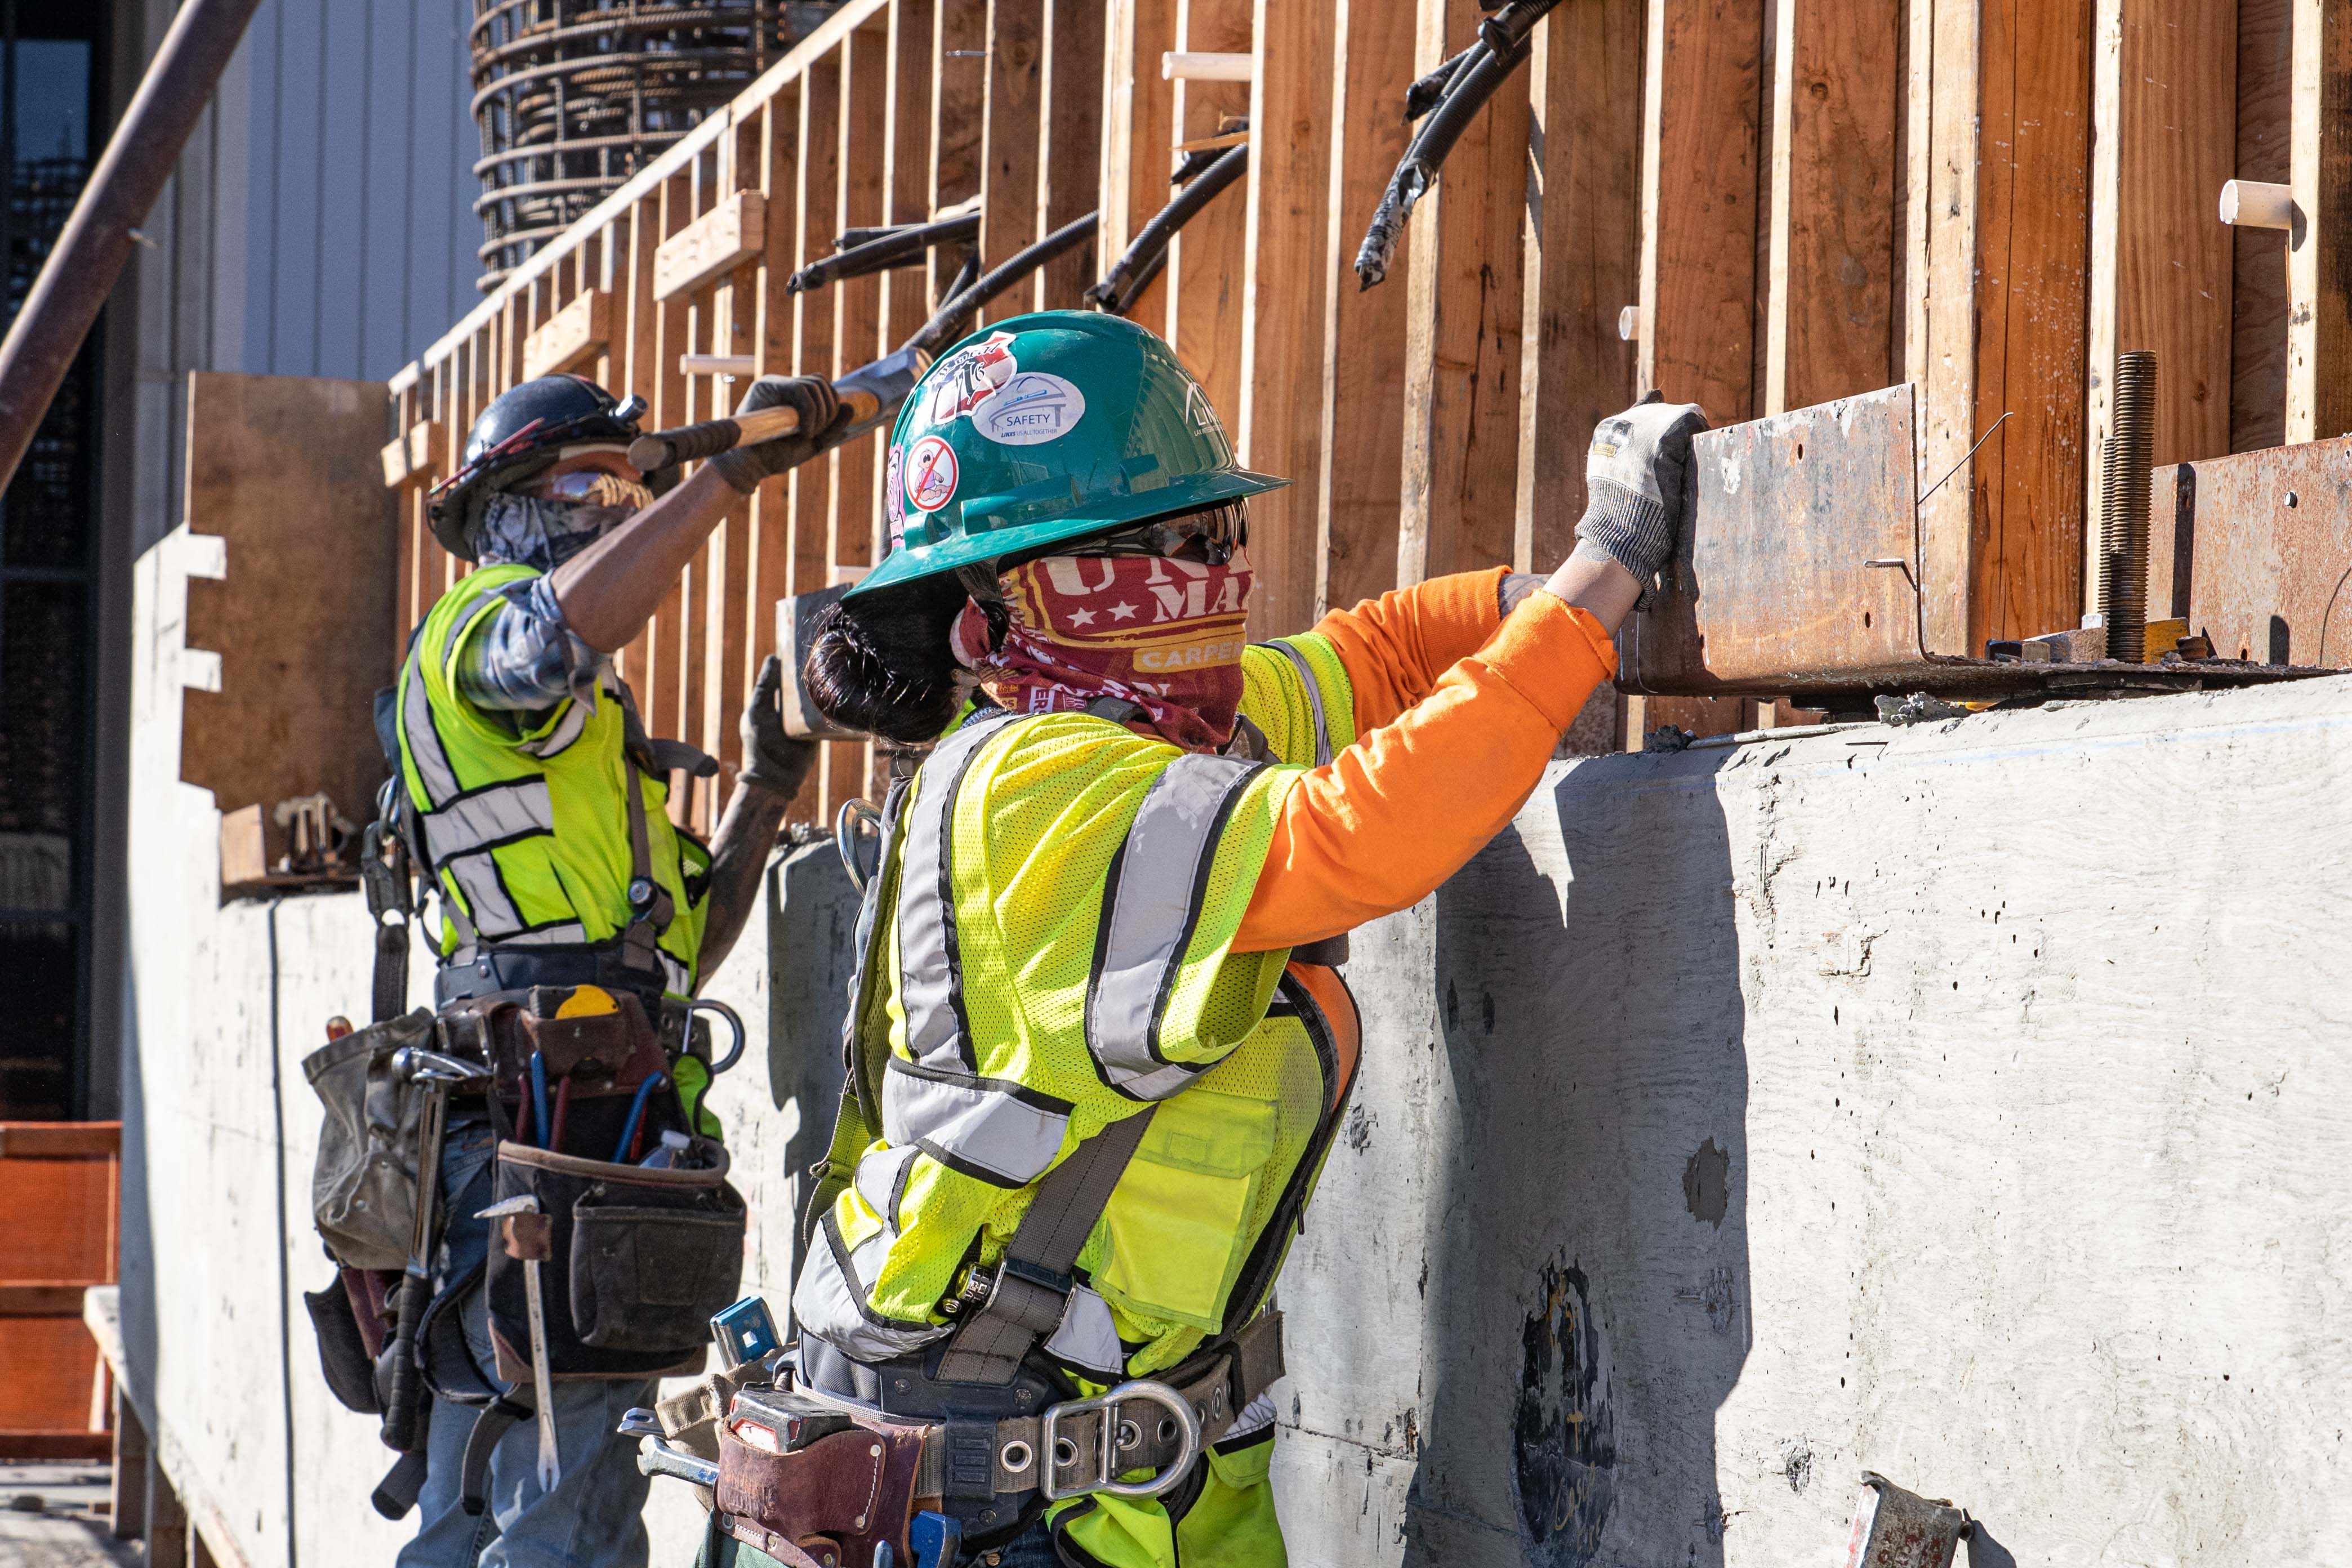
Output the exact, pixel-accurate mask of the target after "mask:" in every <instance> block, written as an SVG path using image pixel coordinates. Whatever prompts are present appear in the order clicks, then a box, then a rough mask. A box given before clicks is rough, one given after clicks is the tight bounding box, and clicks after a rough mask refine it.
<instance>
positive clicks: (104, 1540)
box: [0, 1463, 140, 1568]
mask: <svg viewBox="0 0 2352 1568" xmlns="http://www.w3.org/2000/svg"><path fill="white" fill-rule="evenodd" d="M107 1481H108V1471H107V1468H106V1467H105V1466H103V1465H82V1464H46V1463H44V1464H5V1463H0V1568H111V1565H112V1564H115V1563H125V1564H130V1563H138V1562H139V1561H140V1557H139V1550H138V1548H137V1547H135V1546H130V1545H126V1544H125V1543H123V1542H119V1541H116V1540H115V1539H114V1537H113V1534H112V1532H111V1531H110V1529H109V1528H108V1519H107V1512H106V1509H107V1490H108V1489H107Z"/></svg>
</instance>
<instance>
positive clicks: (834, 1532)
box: [656, 1312, 1283, 1568]
mask: <svg viewBox="0 0 2352 1568" xmlns="http://www.w3.org/2000/svg"><path fill="white" fill-rule="evenodd" d="M1282 1374H1283V1363H1282V1319H1281V1315H1280V1314H1279V1313H1276V1312H1267V1313H1264V1314H1262V1315H1261V1316H1259V1317H1258V1318H1257V1319H1255V1321H1252V1322H1251V1323H1250V1324H1249V1325H1248V1326H1247V1327H1246V1328H1244V1330H1242V1331H1241V1332H1240V1333H1239V1334H1237V1335H1235V1336H1234V1339H1233V1340H1232V1341H1230V1342H1227V1343H1225V1344H1223V1345H1221V1346H1219V1347H1217V1348H1215V1349H1213V1350H1212V1351H1209V1352H1203V1353H1202V1354H1198V1355H1195V1356H1193V1357H1192V1358H1191V1359H1190V1360H1188V1361H1186V1362H1185V1363H1183V1364H1181V1365H1180V1366H1178V1367H1176V1368H1174V1369H1173V1370H1171V1372H1170V1373H1168V1374H1167V1376H1166V1377H1165V1378H1164V1379H1151V1378H1139V1379H1135V1380H1133V1381H1130V1382H1128V1383H1124V1384H1119V1385H1118V1387H1116V1388H1113V1389H1111V1390H1110V1391H1109V1392H1108V1393H1107V1394H1102V1395H1099V1396H1097V1397H1095V1398H1090V1399H1071V1400H1065V1401H1062V1402H1060V1403H1058V1404H1055V1405H1048V1406H1047V1407H1046V1408H1045V1410H1044V1411H1043V1412H1041V1413H1040V1414H1038V1415H1014V1416H1008V1417H1005V1418H1003V1419H999V1420H994V1421H990V1420H985V1419H983V1420H980V1421H972V1422H965V1421H958V1420H955V1419H952V1418H950V1419H948V1420H944V1421H940V1420H924V1419H920V1418H908V1417H894V1416H893V1415H890V1414H889V1413H887V1411H884V1410H879V1409H876V1408H874V1407H873V1406H870V1405H858V1404H854V1403H851V1402H849V1401H846V1400H844V1399H841V1398H840V1397H838V1396H837V1395H834V1394H824V1393H819V1392H816V1391H814V1390H811V1389H809V1388H807V1387H805V1386H803V1385H799V1384H796V1383H795V1381H794V1380H793V1378H792V1376H791V1374H790V1371H789V1369H787V1373H786V1378H785V1381H784V1382H783V1383H782V1384H778V1385H773V1386H759V1385H752V1386H746V1387H744V1388H741V1389H740V1390H738V1391H737V1392H736V1393H735V1394H734V1397H733V1400H732V1402H731V1405H730V1409H729V1412H728V1414H727V1415H726V1417H725V1418H724V1419H723V1420H721V1421H720V1422H719V1423H718V1431H717V1434H716V1436H717V1438H718V1448H719V1470H718V1483H717V1488H716V1504H715V1520H716V1522H717V1524H718V1526H719V1529H720V1530H722V1531H725V1532H726V1533H727V1534H729V1535H730V1536H732V1537H733V1538H734V1539H736V1540H737V1541H740V1542H743V1543H744V1544H746V1545H749V1546H752V1547H756V1548H757V1549H758V1550H760V1551H761V1552H766V1553H767V1554H768V1555H769V1556H771V1557H773V1558H775V1559H776V1560H777V1561H778V1562H780V1563H788V1564H791V1565H792V1568H878V1563H897V1564H899V1565H901V1568H904V1565H906V1564H908V1563H912V1562H914V1560H915V1559H914V1557H913V1556H912V1555H911V1554H910V1552H909V1550H908V1530H909V1527H910V1525H911V1524H912V1522H913V1521H914V1518H915V1516H916V1514H918V1513H919V1512H921V1511H923V1510H939V1509H941V1508H943V1507H945V1508H950V1509H952V1508H953V1506H954V1503H953V1500H955V1499H957V1498H965V1499H989V1498H1003V1497H1005V1496H1007V1495H1008V1494H1009V1495H1013V1496H1016V1497H1028V1498H1031V1499H1032V1500H1034V1498H1036V1497H1037V1496H1039V1495H1042V1496H1043V1498H1044V1500H1045V1501H1048V1502H1054V1501H1059V1500H1062V1499H1064V1498H1072V1497H1078V1496H1081V1495H1084V1494H1087V1493H1089V1492H1107V1493H1110V1494H1112V1495H1116V1496H1124V1497H1156V1496H1158V1495H1160V1493H1162V1492H1166V1491H1170V1490H1172V1489H1175V1488H1176V1487H1177V1486H1179V1485H1181V1483H1182V1482H1183V1481H1184V1480H1185V1479H1186V1477H1187V1476H1188V1475H1189V1474H1190V1473H1191V1472H1192V1468H1193V1467H1194V1466H1195V1465H1196V1464H1197V1463H1198V1462H1199V1460H1200V1458H1201V1455H1202V1452H1203V1451H1204V1450H1205V1449H1206V1448H1207V1447H1209V1445H1211V1444H1213V1443H1215V1442H1217V1441H1218V1440H1220V1439H1221V1438H1223V1436H1225V1435H1226V1433H1228V1432H1229V1431H1230V1430H1232V1428H1233V1426H1234V1423H1235V1422H1237V1421H1238V1420H1239V1419H1240V1418H1241V1415H1242V1413H1243V1412H1244V1411H1245V1410H1246V1409H1248V1407H1249V1405H1250V1404H1251V1402H1252V1401H1254V1400H1255V1399H1256V1398H1257V1397H1258V1396H1259V1395H1260V1394H1264V1393H1265V1391H1266V1390H1267V1389H1268V1388H1270V1387H1272V1386H1273V1384H1275V1383H1276V1380H1278V1379H1279V1378H1280V1377H1281V1376H1282ZM894 1381H896V1380H894V1379H887V1378H886V1380H885V1383H886V1386H887V1384H889V1383H891V1382H894ZM665 1415H667V1413H665ZM665 1424H666V1425H667V1421H666V1422H665ZM656 1441H657V1440H656ZM1144 1470H1149V1471H1152V1472H1154V1473H1153V1475H1152V1476H1151V1479H1148V1480H1139V1481H1122V1480H1120V1479H1118V1478H1120V1477H1121V1476H1126V1475H1133V1474H1135V1473H1136V1472H1138V1471H1144ZM885 1545H887V1546H888V1547H889V1549H890V1551H889V1553H888V1554H887V1556H883V1557H880V1558H879V1559H878V1560H877V1549H878V1548H880V1547H883V1546H885Z"/></svg>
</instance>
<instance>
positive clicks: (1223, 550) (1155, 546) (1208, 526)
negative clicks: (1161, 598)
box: [1061, 501, 1249, 566]
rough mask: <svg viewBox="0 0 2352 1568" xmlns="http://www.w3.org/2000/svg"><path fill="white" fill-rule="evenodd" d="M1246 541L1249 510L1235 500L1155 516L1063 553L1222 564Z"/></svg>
mask: <svg viewBox="0 0 2352 1568" xmlns="http://www.w3.org/2000/svg"><path fill="white" fill-rule="evenodd" d="M1248 542H1249V512H1248V510H1247V509H1245V508H1244V507H1243V506H1242V505H1241V504H1240V503H1238V502H1230V501H1229V502H1227V503H1226V504H1224V505H1223V506H1213V507H1211V508H1209V509H1208V510H1205V511H1188V512H1185V513H1183V514H1182V515H1181V516H1178V517H1156V518H1153V519H1152V520H1151V521H1150V522H1147V523H1143V524H1141V525H1139V526H1138V527H1135V528H1130V529H1128V530H1125V531H1122V532H1118V533H1113V534H1108V535H1106V536H1104V537H1103V538H1101V539H1090V540H1087V542H1084V543H1083V544H1074V545H1072V546H1071V547H1070V548H1069V549H1067V550H1066V551H1064V552H1061V553H1063V554H1066V555H1158V556H1161V557H1171V558H1181V559H1183V560H1187V561H1198V562H1202V563H1206V564H1208V565H1211V566H1223V564H1225V563H1227V562H1228V561H1230V560H1232V559H1233V555H1234V551H1236V550H1239V549H1241V548H1242V547H1243V546H1244V545H1245V544H1247V543H1248Z"/></svg>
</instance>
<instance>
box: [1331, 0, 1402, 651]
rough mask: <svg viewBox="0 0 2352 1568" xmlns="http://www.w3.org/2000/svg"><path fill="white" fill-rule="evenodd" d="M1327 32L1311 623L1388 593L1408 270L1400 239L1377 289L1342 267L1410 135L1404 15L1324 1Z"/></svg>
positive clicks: (1366, 0)
mask: <svg viewBox="0 0 2352 1568" xmlns="http://www.w3.org/2000/svg"><path fill="white" fill-rule="evenodd" d="M1332 26H1333V37H1332V47H1333V55H1332V62H1331V123H1332V126H1333V132H1332V137H1331V174H1330V183H1329V198H1328V228H1327V230H1326V233H1327V235H1328V240H1327V245H1326V250H1327V254H1328V256H1329V257H1330V258H1331V265H1330V266H1329V267H1328V268H1327V269H1326V271H1325V272H1324V275H1323V299H1322V306H1323V357H1322V364H1321V370H1322V381H1323V386H1322V398H1321V401H1322V438H1321V441H1320V442H1319V445H1320V447H1321V448H1322V450H1323V452H1324V454H1325V455H1326V461H1325V462H1324V464H1323V466H1322V469H1321V471H1320V473H1319V474H1318V476H1317V479H1318V486H1319V490H1320V493H1319V494H1318V496H1317V498H1316V512H1315V519H1316V531H1317V534H1318V540H1319V542H1320V545H1321V549H1320V551H1319V552H1318V553H1319V556H1320V559H1319V560H1318V563H1317V571H1318V582H1317V584H1316V591H1315V607H1316V611H1317V613H1318V614H1320V613H1321V612H1323V611H1325V610H1328V609H1330V608H1331V607H1332V606H1334V605H1339V606H1340V607H1343V608H1344V607H1345V606H1348V605H1353V604H1355V603H1356V602H1357V601H1359V600H1361V599H1368V598H1371V597H1374V596H1375V595H1380V594H1382V593H1385V592H1386V591H1387V590H1389V589H1391V588H1392V587H1394V586H1396V566H1397V518H1398V513H1399V510H1400V509H1401V508H1402V504H1403V497H1402V482H1403V473H1402V469H1400V468H1398V466H1397V465H1396V464H1394V463H1391V462H1389V461H1386V460H1385V458H1384V456H1383V455H1384V454H1386V453H1390V452H1394V451H1396V450H1398V449H1399V448H1400V447H1402V444H1403V441H1404V349H1405V290H1404V289H1400V288H1398V287H1397V283H1398V280H1399V279H1398V278H1397V271H1398V267H1404V268H1410V266H1411V264H1412V253H1413V246H1414V243H1415V242H1414V237H1413V236H1412V233H1411V232H1407V233H1406V234H1405V236H1404V237H1403V238H1402V240H1401V241H1400V242H1399V244H1398V247H1397V256H1398V264H1397V266H1392V267H1391V268H1390V274H1389V281H1388V282H1386V283H1384V284H1382V285H1381V287H1380V288H1377V289H1359V288H1358V287H1357V286H1356V276H1355V274H1354V272H1353V271H1351V270H1350V269H1349V259H1350V258H1353V257H1354V255H1355V254H1356V247H1357V245H1358V243H1359V242H1360V241H1361V239H1362V238H1363V235H1364V228H1365V226H1366V225H1368V224H1369V223H1370V222H1371V217H1372V211H1373V209H1374V208H1375V207H1377V206H1378V205H1380V199H1381V190H1382V188H1383V187H1384V186H1386V184H1388V178H1389V175H1390V174H1391V172H1392V171H1393V170H1394V169H1395V168H1396V165H1397V160H1398V159H1399V158H1401V157H1402V156H1403V155H1404V148H1405V142H1406V140H1407V138H1408V136H1409V135H1410V134H1411V132H1412V127H1411V126H1410V125H1409V124H1407V123H1406V121H1405V118H1404V112H1403V110H1404V100H1403V84H1405V83H1407V82H1410V81H1411V80H1412V74H1413V72H1412V67H1413V47H1414V13H1413V10H1412V7H1411V6H1409V5H1400V4H1396V3H1395V0H1336V4H1335V9H1334V14H1333V23H1332ZM1416 226H1418V225H1416Z"/></svg>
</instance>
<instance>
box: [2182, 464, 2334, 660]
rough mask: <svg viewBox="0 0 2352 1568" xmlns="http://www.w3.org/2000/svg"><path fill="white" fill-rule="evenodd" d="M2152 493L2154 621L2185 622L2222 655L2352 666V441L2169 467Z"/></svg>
mask: <svg viewBox="0 0 2352 1568" xmlns="http://www.w3.org/2000/svg"><path fill="white" fill-rule="evenodd" d="M2149 491H2150V496H2151V508H2152V510H2153V511H2154V513H2155V516H2154V518H2153V519H2151V521H2152V523H2153V524H2154V526H2152V527H2151V528H2150V529H2149V530H2148V532H2149V535H2150V538H2151V541H2152V544H2151V547H2150V549H2149V551H2148V558H2149V559H2148V583H2147V614H2148V618H2149V619H2150V620H2155V619H2158V618H2160V617H2162V616H2168V615H2172V616H2179V615H2185V616H2187V617H2188V620H2189V630H2191V631H2203V632H2206V633H2208V634H2209V635H2210V637H2212V639H2213V651H2214V653H2215V654H2216V655H2218V656H2220V657H2221V658H2246V659H2252V660H2254V661H2256V662H2258V663H2264V664H2274V665H2301V666H2319V667H2331V666H2333V667H2341V666H2345V665H2352V436H2347V437H2336V438H2334V439H2332V440H2326V441H2311V442H2306V443H2304V444H2301V445H2298V446H2293V447H2272V448H2270V449H2269V450H2268V451H2263V452H2242V453H2240V454H2239V455H2238V456H2236V457H2234V458H2210V459H2208V460H2206V461H2204V462H2201V463H2182V464H2179V465H2178V466H2174V465H2169V464H2168V465H2167V466H2165V467H2163V468H2158V469H2157V470H2155V479H2154V483H2153V484H2152V485H2150V487H2149ZM2168 508H2169V509H2170V515H2171V518H2172V526H2171V527H2170V528H2169V529H2168V528H2166V527H2164V526H2163V524H2164V520H2165V517H2166V513H2167V509H2168ZM2183 565H2185V566H2186V567H2187V569H2188V572H2187V578H2188V584H2187V585H2188V593H2187V594H2186V595H2182V594H2181V593H2180V592H2179V586H2180V581H2181V567H2182V566H2183Z"/></svg>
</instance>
